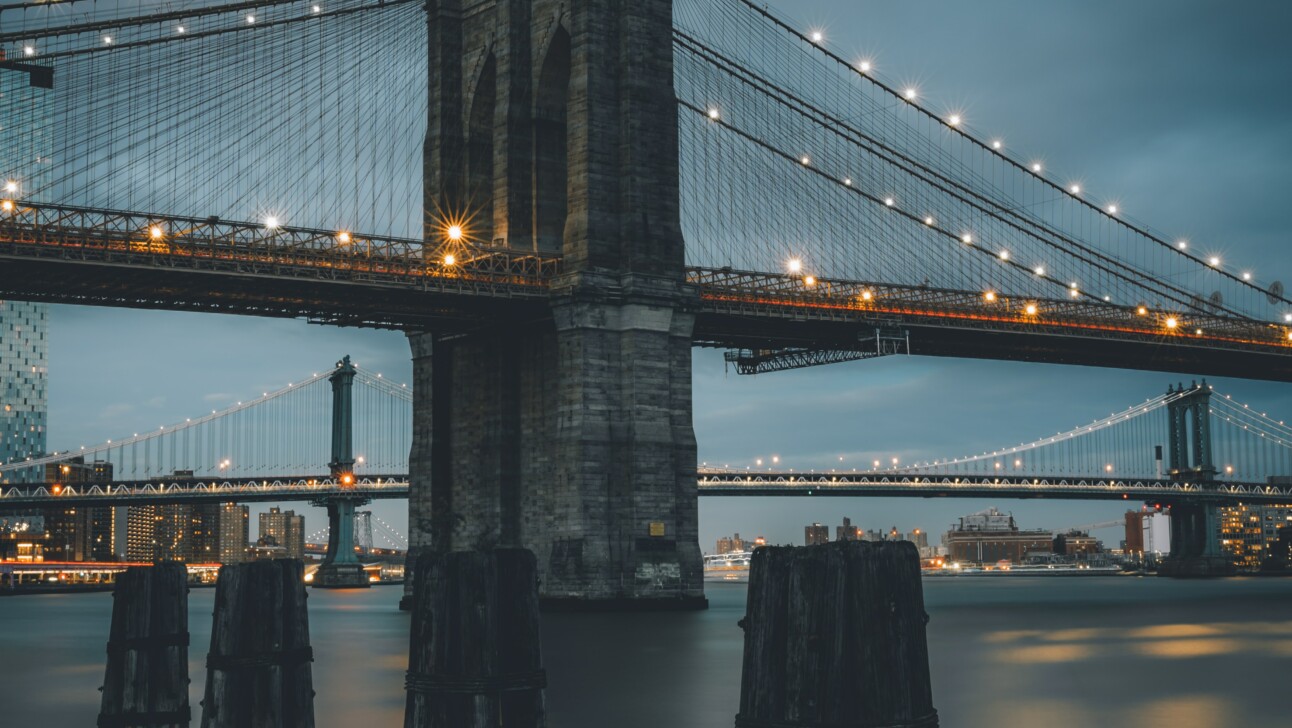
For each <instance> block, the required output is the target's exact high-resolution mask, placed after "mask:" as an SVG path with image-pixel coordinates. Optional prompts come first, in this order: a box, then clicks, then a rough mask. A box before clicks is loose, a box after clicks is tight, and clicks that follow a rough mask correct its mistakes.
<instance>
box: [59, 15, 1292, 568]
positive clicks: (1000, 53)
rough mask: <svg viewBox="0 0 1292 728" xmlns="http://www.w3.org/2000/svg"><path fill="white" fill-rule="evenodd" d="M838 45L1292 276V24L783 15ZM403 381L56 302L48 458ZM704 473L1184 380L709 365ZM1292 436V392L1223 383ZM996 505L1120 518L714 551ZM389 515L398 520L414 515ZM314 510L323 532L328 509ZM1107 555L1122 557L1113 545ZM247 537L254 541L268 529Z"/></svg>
mask: <svg viewBox="0 0 1292 728" xmlns="http://www.w3.org/2000/svg"><path fill="white" fill-rule="evenodd" d="M770 5H771V6H772V7H773V8H776V9H779V10H780V11H781V12H782V13H785V14H787V15H788V16H789V17H791V18H793V19H794V20H795V21H796V22H797V23H798V24H800V25H801V26H802V27H804V28H815V29H821V30H822V31H823V32H824V33H825V34H826V37H827V39H828V42H829V43H830V44H831V45H832V46H834V47H835V48H837V49H839V50H841V51H845V52H847V53H850V54H855V55H856V56H857V57H862V56H866V57H870V58H872V59H873V60H874V62H875V65H876V70H877V74H878V75H879V76H880V77H881V78H884V79H886V80H889V81H892V82H894V84H908V83H913V84H917V85H918V86H919V88H920V89H921V98H922V99H923V100H924V101H925V103H926V104H928V105H929V106H930V108H932V109H935V110H939V109H944V108H945V109H952V108H955V109H957V110H961V111H963V113H964V115H965V118H966V121H967V123H968V124H969V125H970V126H971V127H972V128H973V129H975V130H980V131H981V132H983V133H984V134H989V135H991V136H1000V137H1003V138H1004V139H1005V140H1007V142H1008V143H1009V145H1010V147H1011V148H1013V149H1017V150H1024V151H1025V152H1026V153H1027V154H1029V155H1033V156H1035V157H1037V158H1040V159H1044V160H1045V163H1046V167H1047V169H1050V170H1055V171H1056V172H1059V173H1061V174H1065V175H1072V176H1074V177H1078V178H1080V179H1083V180H1084V181H1085V183H1086V185H1088V186H1090V187H1092V188H1093V187H1096V186H1097V187H1098V189H1100V190H1105V191H1110V192H1111V193H1113V194H1115V195H1116V197H1117V199H1118V200H1119V201H1120V204H1121V206H1122V208H1123V210H1125V211H1126V212H1127V213H1128V215H1129V216H1131V217H1133V218H1135V219H1136V220H1138V221H1141V222H1145V223H1148V224H1149V225H1151V226H1153V227H1154V228H1156V229H1159V230H1162V231H1164V232H1166V233H1168V234H1171V235H1180V236H1185V237H1188V238H1189V239H1190V240H1193V241H1197V242H1198V243H1200V244H1201V243H1204V242H1205V244H1206V245H1207V248H1208V250H1209V251H1214V252H1216V253H1219V254H1221V255H1223V256H1224V258H1225V259H1226V260H1227V261H1231V262H1232V263H1233V264H1235V265H1243V266H1245V267H1247V268H1250V269H1252V270H1255V271H1257V272H1258V274H1259V276H1260V277H1261V278H1262V279H1264V280H1273V279H1281V280H1283V281H1285V282H1287V281H1292V256H1290V255H1289V249H1288V238H1287V223H1286V222H1285V221H1284V220H1283V219H1282V218H1281V213H1279V212H1278V211H1279V210H1280V209H1284V208H1285V207H1286V202H1285V195H1286V191H1287V189H1288V187H1289V185H1288V183H1287V181H1286V180H1285V178H1286V176H1287V175H1288V164H1287V163H1288V161H1289V160H1290V159H1292V108H1289V107H1290V106H1292V98H1290V97H1289V96H1288V95H1287V93H1286V84H1287V79H1289V78H1292V49H1290V48H1289V46H1288V45H1287V43H1286V40H1285V37H1284V32H1285V30H1286V28H1288V27H1292V5H1285V4H1282V3H1241V4H1234V3H1224V4H1222V3H1219V2H1201V1H1195V0H1138V1H1137V2H1134V3H1127V2H1115V1H1114V0H1048V1H1047V2H1044V3H1039V2H1035V1H1033V0H977V1H976V2H971V3H966V2H953V1H949V0H901V1H900V2H898V1H896V0H890V1H888V2H876V1H873V0H847V1H844V0H777V1H775V2H771V3H770ZM347 353H348V354H351V355H352V356H353V357H354V358H355V360H356V361H358V362H359V363H360V364H361V365H362V366H364V367H366V368H369V369H371V370H376V371H380V372H383V373H385V375H386V376H387V377H390V378H393V379H395V380H396V381H407V380H408V379H409V373H410V370H411V366H410V364H409V361H408V349H407V344H406V343H405V340H404V338H403V337H402V335H399V334H395V333H389V332H377V331H362V330H351V329H332V328H325V327H320V326H311V325H308V324H305V323H302V322H294V321H277V320H268V319H251V318H233V317H224V316H214V315H200V314H182V313H163V312H140V311H127V310H112V309H88V308H75V307H65V306H59V307H54V308H53V310H52V313H51V315H50V441H49V444H50V446H51V447H54V448H59V449H64V448H71V447H76V446H79V445H82V444H90V443H93V442H100V441H102V440H105V439H107V438H117V437H120V436H122V435H125V434H129V433H132V432H137V431H141V430H144V429H155V428H156V427H157V426H159V425H163V424H169V423H172V422H175V421H179V420H183V419H184V418H185V417H190V416H193V415H195V414H197V413H201V412H206V411H209V410H210V409H211V408H212V407H216V406H219V405H221V404H229V403H232V402H233V401H237V400H240V399H245V398H247V397H251V396H254V395H256V394H258V393H260V392H263V391H267V390H269V389H271V388H278V387H281V386H283V385H285V384H286V383H287V382H289V381H298V380H300V379H301V378H302V376H305V375H308V374H310V373H312V372H315V371H318V370H319V369H320V368H323V367H326V366H328V365H329V364H331V363H332V362H334V361H335V360H336V359H337V358H338V357H339V356H341V355H343V354H347ZM694 361H695V427H696V434H697V437H698V439H699V446H700V459H701V460H702V461H707V462H710V463H730V464H733V465H736V464H740V465H744V464H749V463H752V462H753V460H754V459H755V458H757V457H765V456H770V455H772V454H777V455H779V456H780V457H781V458H782V462H783V463H784V464H785V465H786V466H788V467H796V468H808V467H813V466H817V467H830V466H831V465H832V464H837V463H838V459H839V457H840V456H842V457H844V460H845V463H850V464H854V465H858V466H860V465H861V464H862V463H865V462H869V461H870V460H872V459H874V458H878V457H885V458H887V457H893V456H897V457H901V458H903V459H904V460H906V461H911V460H924V459H934V458H939V457H946V456H953V455H958V454H962V453H968V452H979V451H984V450H991V449H995V448H996V447H998V446H1002V445H1008V444H1013V443H1017V442H1020V441H1025V440H1031V439H1034V438H1036V437H1038V436H1041V435H1043V434H1048V433H1053V432H1056V431H1059V430H1066V429H1069V428H1071V427H1073V426H1075V425H1078V424H1083V423H1085V422H1088V421H1090V420H1093V419H1096V418H1098V417H1101V416H1104V415H1107V414H1108V413H1109V412H1111V411H1113V410H1118V409H1122V408H1124V407H1126V406H1128V405H1130V404H1132V403H1135V402H1139V401H1143V400H1144V399H1145V398H1147V397H1150V396H1153V395H1156V394H1158V393H1160V392H1162V391H1163V390H1164V389H1165V387H1166V386H1167V384H1168V383H1169V382H1172V381H1175V380H1177V379H1181V378H1189V377H1190V374H1189V373H1188V372H1183V373H1181V374H1180V375H1179V376H1178V377H1172V376H1168V375H1163V374H1158V373H1146V372H1134V371H1126V370H1115V369H1086V368H1077V367H1061V366H1050V365H1035V364H1019V363H1007V362H989V361H970V360H952V359H932V358H927V359H925V358H905V357H901V358H889V359H886V360H881V361H875V362H862V363H854V364H843V365H837V366H834V367H829V368H820V369H810V370H803V371H798V372H789V373H783V374H776V375H767V376H760V377H756V378H744V377H737V376H735V375H734V373H728V372H726V371H724V367H723V363H722V360H721V356H720V354H719V353H717V352H710V351H697V352H696V354H695V360H694ZM1216 385H1217V388H1218V389H1222V390H1223V391H1226V392H1229V393H1232V394H1233V395H1234V397H1235V398H1236V399H1242V400H1244V401H1251V402H1254V403H1259V404H1260V405H1261V406H1262V407H1264V408H1266V409H1268V410H1269V411H1270V412H1271V414H1277V415H1279V416H1280V418H1283V417H1287V418H1292V387H1288V386H1286V385H1279V384H1266V383H1259V382H1253V381H1245V380H1224V381H1218V382H1216ZM991 505H995V506H998V507H1000V508H1001V509H1002V510H1011V511H1013V512H1014V513H1015V515H1016V516H1017V517H1018V518H1019V521H1020V522H1021V524H1022V525H1023V526H1024V527H1045V528H1062V527H1067V526H1074V525H1080V524H1086V523H1093V522H1099V521H1108V520H1113V519H1116V518H1118V517H1119V516H1120V513H1121V512H1122V511H1123V510H1124V505H1123V504H1121V503H1085V502H1059V501H1042V502H1037V501H1008V500H1001V501H990V502H989V501H969V500H939V501H925V500H918V499H864V500H863V499H828V500H827V499H820V500H817V499H783V500H767V499H754V498H742V499H705V500H702V502H701V510H700V514H701V546H702V548H704V549H705V550H710V549H712V547H713V542H714V540H715V539H716V538H717V537H718V536H719V535H723V534H727V533H730V532H733V531H739V532H740V533H741V534H743V535H746V536H752V535H760V534H761V535H765V536H767V537H768V539H769V540H771V541H773V542H801V539H802V534H803V530H802V529H803V526H804V525H805V524H806V523H810V522H812V521H821V522H824V523H829V524H835V523H838V522H839V520H840V519H841V518H842V517H843V516H845V515H846V516H851V517H852V519H853V521H854V522H858V523H860V524H861V525H863V526H864V527H867V528H881V527H882V528H888V527H890V526H894V525H896V526H897V527H898V528H900V529H902V530H904V531H905V530H909V529H911V528H914V527H921V528H925V529H927V530H929V531H932V532H935V533H937V532H940V531H942V530H945V528H946V527H947V525H948V524H949V523H950V522H951V521H952V520H953V519H954V518H955V517H957V516H959V515H962V514H964V513H968V512H972V511H975V510H980V509H982V508H985V507H988V506H991ZM374 508H375V510H376V511H377V512H378V514H379V515H381V516H382V517H383V518H385V519H386V520H388V521H390V522H392V523H403V522H405V517H404V513H405V510H404V506H403V504H402V503H398V504H397V503H382V504H378V505H376V506H374ZM306 510H307V519H308V523H307V526H308V529H307V530H309V531H311V532H312V531H314V530H316V529H317V528H321V527H322V525H323V522H324V521H323V518H322V514H321V512H318V511H314V510H312V509H306ZM1097 535H1100V536H1102V537H1103V538H1104V539H1105V540H1106V541H1107V542H1109V544H1110V545H1116V543H1117V541H1118V540H1119V539H1120V537H1121V536H1120V533H1119V532H1118V531H1117V530H1116V529H1111V530H1105V531H1101V532H1099V533H1098V534H1097ZM253 537H254V534H253Z"/></svg>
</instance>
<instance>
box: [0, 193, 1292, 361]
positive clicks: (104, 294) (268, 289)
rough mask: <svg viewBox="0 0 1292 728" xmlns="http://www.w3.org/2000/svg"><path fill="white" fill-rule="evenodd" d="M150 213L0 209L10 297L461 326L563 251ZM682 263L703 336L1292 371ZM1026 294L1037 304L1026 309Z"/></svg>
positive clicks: (1075, 319)
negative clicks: (902, 341)
mask: <svg viewBox="0 0 1292 728" xmlns="http://www.w3.org/2000/svg"><path fill="white" fill-rule="evenodd" d="M42 216H45V217H49V218H50V221H48V222H47V221H45V219H44V217H42ZM69 219H70V220H74V221H75V224H74V225H70V224H68V223H66V222H65V221H66V220H69ZM157 219H158V218H156V217H155V216H150V215H146V214H141V213H118V212H112V211H97V210H82V209H80V208H57V207H40V206H31V207H24V208H22V214H21V215H15V216H12V217H7V218H4V219H0V265H3V270H4V275H2V276H0V299H14V300H31V301H44V302H49V303H65V304H80V305H97V306H116V307H127V308H146V309H167V310H183V311H202V312H216V313H233V314H245V315H257V316H271V317H283V318H306V319H309V320H311V321H315V322H318V323H325V324H332V325H342V326H369V327H382V328H392V329H399V330H405V331H415V332H424V331H437V332H469V331H473V330H477V329H481V328H487V327H489V326H490V325H492V324H494V323H496V322H499V321H506V322H508V323H510V324H515V323H517V322H522V323H523V322H537V321H540V320H543V319H546V318H549V317H550V315H551V313H550V307H549V305H548V300H549V296H550V295H551V293H550V287H551V284H552V282H553V281H554V280H556V277H557V276H558V275H559V274H560V259H559V258H558V257H553V256H536V255H534V254H531V253H525V252H524V251H511V250H507V249H490V248H478V247H476V248H468V247H458V248H453V249H452V250H456V251H457V252H456V254H455V255H453V256H450V255H449V253H448V252H446V251H448V250H450V249H449V248H446V247H443V246H440V247H437V248H434V249H430V248H428V249H426V250H422V249H419V248H418V246H419V245H420V243H418V242H417V241H407V240H395V239H376V238H371V239H369V238H364V239H362V240H361V239H360V238H359V237H358V236H355V238H354V239H353V240H351V241H350V243H349V244H347V245H344V246H342V245H339V244H338V243H337V242H336V240H335V236H336V234H335V233H328V232H326V231H315V230H304V229H284V230H282V231H271V232H268V233H267V232H266V231H264V230H263V229H258V228H255V227H254V226H250V225H249V224H247V223H224V222H219V221H216V222H211V221H202V220H196V219H185V218H168V219H166V220H164V221H163V222H164V223H165V225H166V227H165V230H166V233H165V234H163V236H162V237H161V238H160V239H154V238H153V237H152V236H151V234H150V230H152V229H153V228H154V227H157V225H158V223H156V220H157ZM158 229H160V228H158ZM204 235H205V236H206V237H203V236H204ZM359 243H362V244H363V245H365V246H367V247H365V248H364V250H363V251H359V250H357V249H356V246H357V245H358V244H359ZM374 251H375V252H374ZM450 259H452V260H454V263H453V264H452V265H448V264H446V261H447V260H450ZM687 277H688V280H689V282H690V283H692V284H693V285H694V286H695V288H696V290H697V291H698V293H699V296H698V301H697V303H696V308H695V312H696V324H695V331H694V342H695V343H696V345H698V346H715V347H716V346H721V347H731V348H743V349H773V350H774V349H787V348H800V349H809V350H810V349H820V350H833V351H853V350H858V351H860V350H865V347H866V346H867V345H871V346H873V343H874V338H875V330H876V328H881V327H882V328H884V329H887V330H892V329H894V328H899V329H902V330H904V331H905V332H907V333H909V334H910V338H909V351H910V353H911V354H920V355H927V356H949V357H966V358H979V359H1001V360H1015V361H1028V362H1047V363H1057V364H1077V365H1086V366H1104V367H1116V368H1124V369H1142V370H1152V371H1169V372H1180V373H1185V374H1187V375H1210V376H1233V377H1242V378H1247V379H1261V380H1271V381H1292V340H1289V339H1287V335H1288V334H1287V332H1285V331H1284V330H1283V329H1284V327H1280V326H1277V325H1274V324H1269V323H1262V322H1259V321H1253V320H1250V319H1242V318H1232V317H1230V318H1226V317H1220V316H1215V315H1209V314H1207V313H1203V312H1192V313H1188V314H1171V313H1170V312H1162V311H1154V312H1145V311H1144V310H1143V309H1141V310H1140V311H1139V312H1137V311H1136V309H1135V308H1133V307H1125V306H1114V305H1106V304H1102V303H1099V304H1090V303H1081V302H1072V301H1049V300H1047V301H1036V300H1031V301H1028V300H1025V299H1017V300H1013V299H1009V298H1008V297H1006V296H1004V295H1003V294H1002V296H1001V298H1000V299H999V300H997V301H994V302H991V303H985V302H984V301H983V296H982V293H981V292H974V291H953V290H938V289H927V288H922V287H918V286H902V285H893V284H881V283H865V282H860V281H844V280H827V279H821V280H820V281H817V282H816V283H815V284H814V285H806V284H805V281H804V279H803V278H801V277H797V276H786V275H780V274H773V273H757V272H747V271H731V270H729V269H721V270H718V269H706V268H692V269H689V270H688V272H687ZM863 296H865V297H867V298H865V299H863V298H862V297H863ZM871 296H873V299H872V298H871ZM1031 306H1035V307H1036V309H1035V311H1036V313H1035V314H1027V313H1025V308H1027V307H1031ZM1173 315H1174V316H1179V318H1180V323H1179V325H1178V326H1175V328H1173V329H1172V330H1169V331H1168V330H1166V329H1164V328H1163V327H1162V325H1161V322H1164V321H1166V320H1168V318H1167V317H1168V316H1173ZM1171 320H1172V321H1173V323H1174V319H1171ZM1196 332H1202V333H1198V334H1196V335H1195V333H1196Z"/></svg>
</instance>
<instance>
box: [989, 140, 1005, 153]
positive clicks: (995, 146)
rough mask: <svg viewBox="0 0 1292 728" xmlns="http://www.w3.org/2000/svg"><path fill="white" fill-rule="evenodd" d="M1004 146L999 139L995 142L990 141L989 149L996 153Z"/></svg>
mask: <svg viewBox="0 0 1292 728" xmlns="http://www.w3.org/2000/svg"><path fill="white" fill-rule="evenodd" d="M1004 146H1005V142H1002V141H1001V140H999V139H995V140H993V141H992V143H991V148H992V149H995V150H996V151H1000V150H1001V148H1002V147H1004Z"/></svg>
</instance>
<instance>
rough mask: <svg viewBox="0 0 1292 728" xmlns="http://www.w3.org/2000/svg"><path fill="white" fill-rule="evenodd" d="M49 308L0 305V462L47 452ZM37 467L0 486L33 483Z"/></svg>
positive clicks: (10, 477) (15, 303) (14, 475)
mask: <svg viewBox="0 0 1292 728" xmlns="http://www.w3.org/2000/svg"><path fill="white" fill-rule="evenodd" d="M47 328H48V307H47V306H46V305H45V304H43V303H21V302H18V301H0V463H11V462H17V461H20V460H24V459H26V458H29V457H36V456H39V455H43V454H44V453H45V450H46V447H45V437H46V426H47V423H48V385H47V381H48V377H49V349H48V346H49V342H48V337H47V331H46V330H47ZM42 474H43V472H42V471H41V470H40V469H39V468H32V469H30V470H24V471H18V472H17V473H7V474H5V475H3V476H0V482H22V481H36V480H39V479H40V476H41V475H42Z"/></svg>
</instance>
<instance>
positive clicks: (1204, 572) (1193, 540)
mask: <svg viewBox="0 0 1292 728" xmlns="http://www.w3.org/2000/svg"><path fill="white" fill-rule="evenodd" d="M1236 571H1237V569H1236V568H1235V566H1234V562H1233V561H1232V560H1231V559H1230V558H1229V557H1228V556H1226V555H1225V554H1224V552H1223V551H1222V550H1221V548H1220V514H1219V508H1218V506H1215V505H1209V504H1203V503H1177V504H1175V505H1173V506H1171V555H1170V556H1168V557H1167V558H1166V559H1165V560H1163V562H1162V563H1161V565H1159V566H1158V569H1157V575H1158V576H1171V577H1177V578H1208V577H1216V576H1232V575H1233V574H1234V573H1236Z"/></svg>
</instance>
